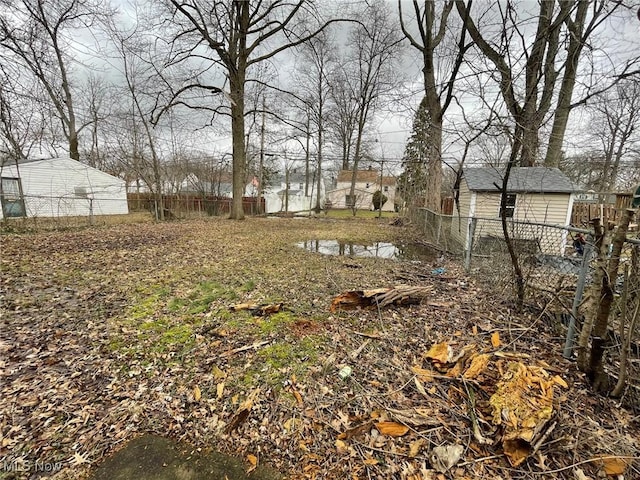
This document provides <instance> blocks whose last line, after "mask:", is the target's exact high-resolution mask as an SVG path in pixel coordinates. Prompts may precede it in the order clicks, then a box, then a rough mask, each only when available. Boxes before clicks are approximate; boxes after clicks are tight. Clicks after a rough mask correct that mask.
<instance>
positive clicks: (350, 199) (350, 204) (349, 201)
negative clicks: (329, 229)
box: [344, 195, 356, 207]
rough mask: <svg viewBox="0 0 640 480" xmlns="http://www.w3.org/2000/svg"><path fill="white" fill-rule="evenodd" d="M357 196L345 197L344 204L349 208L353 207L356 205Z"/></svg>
mask: <svg viewBox="0 0 640 480" xmlns="http://www.w3.org/2000/svg"><path fill="white" fill-rule="evenodd" d="M355 203H356V202H355V195H353V196H351V195H345V196H344V204H345V206H347V207H353V206H354V205H355Z"/></svg>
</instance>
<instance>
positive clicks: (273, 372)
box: [258, 336, 319, 383]
mask: <svg viewBox="0 0 640 480" xmlns="http://www.w3.org/2000/svg"><path fill="white" fill-rule="evenodd" d="M318 340H319V338H318V337H313V338H312V337H310V336H309V337H305V338H302V339H300V340H299V341H298V342H296V343H294V344H292V343H283V342H282V343H280V342H279V343H274V344H273V345H270V346H268V347H266V348H263V349H262V350H260V351H259V352H258V356H259V357H260V359H261V360H262V361H263V362H264V365H265V367H264V369H265V370H266V373H267V381H269V382H270V383H272V382H273V383H276V382H280V381H281V380H283V379H285V378H289V377H290V376H291V375H294V374H295V375H296V376H297V377H299V378H303V377H304V376H305V373H306V371H307V369H308V367H309V366H310V365H313V364H314V363H315V362H316V360H317V359H318V349H317V344H318V343H319V342H318Z"/></svg>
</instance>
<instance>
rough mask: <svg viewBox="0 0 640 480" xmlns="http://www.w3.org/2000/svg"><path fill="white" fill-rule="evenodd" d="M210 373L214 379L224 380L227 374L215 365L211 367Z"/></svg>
mask: <svg viewBox="0 0 640 480" xmlns="http://www.w3.org/2000/svg"><path fill="white" fill-rule="evenodd" d="M211 373H212V374H213V378H214V379H215V380H224V379H225V378H227V374H226V373H224V371H222V370H221V369H220V368H219V367H218V366H217V365H214V366H213V368H212V369H211Z"/></svg>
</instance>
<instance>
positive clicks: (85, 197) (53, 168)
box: [0, 157, 129, 218]
mask: <svg viewBox="0 0 640 480" xmlns="http://www.w3.org/2000/svg"><path fill="white" fill-rule="evenodd" d="M0 180H1V181H0V201H1V203H2V208H1V209H0V218H5V217H25V216H26V217H65V216H88V215H90V214H93V215H117V214H127V213H129V208H128V206H127V189H126V184H125V181H124V180H122V179H120V178H118V177H114V176H113V175H109V174H108V173H105V172H103V171H101V170H98V169H96V168H93V167H90V166H89V165H85V164H83V163H80V162H78V161H76V160H73V159H71V158H69V157H61V158H49V159H45V160H41V159H25V160H20V161H19V162H18V164H17V165H16V164H15V162H10V163H8V164H4V165H2V166H0Z"/></svg>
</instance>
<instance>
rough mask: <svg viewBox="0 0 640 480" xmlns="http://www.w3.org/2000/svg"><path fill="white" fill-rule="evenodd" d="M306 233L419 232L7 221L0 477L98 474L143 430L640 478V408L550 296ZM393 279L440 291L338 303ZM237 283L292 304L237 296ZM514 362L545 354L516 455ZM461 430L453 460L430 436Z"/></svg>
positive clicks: (323, 466)
mask: <svg viewBox="0 0 640 480" xmlns="http://www.w3.org/2000/svg"><path fill="white" fill-rule="evenodd" d="M311 240H338V241H341V242H345V243H346V244H349V243H355V244H360V245H373V244H374V243H375V242H392V243H395V244H397V245H399V246H400V250H401V251H405V252H406V251H409V250H410V248H409V246H411V245H412V244H413V243H414V242H415V240H416V235H415V234H414V233H412V232H411V231H410V230H408V229H406V228H402V227H394V226H390V225H389V224H388V220H384V219H383V221H381V222H379V221H377V220H376V219H331V218H317V219H316V218H305V219H284V218H280V219H270V218H259V219H257V218H251V219H247V220H245V221H243V222H234V221H230V220H225V219H206V220H197V221H195V220H194V221H180V222H169V223H164V224H151V223H145V224H129V225H116V226H101V227H96V228H86V229H79V230H69V231H62V232H43V233H29V234H10V235H2V237H0V242H1V246H0V255H1V257H0V261H1V264H0V267H1V277H0V301H1V306H0V308H1V311H0V313H1V314H2V317H1V320H0V322H1V328H0V389H1V392H0V393H1V394H2V402H1V403H0V478H11V479H13V478H43V477H51V478H54V479H78V480H79V479H86V478H88V477H89V476H90V475H92V474H95V472H96V468H98V467H99V465H101V464H103V462H104V461H105V460H106V459H108V457H109V456H110V455H112V454H113V453H114V452H116V451H119V450H121V449H122V448H123V447H124V446H125V445H126V444H127V443H128V442H130V441H131V440H133V439H136V438H138V437H140V436H141V435H143V434H154V435H159V436H162V437H165V438H170V439H172V440H176V441H181V442H186V443H187V444H189V445H192V446H193V448H194V449H199V448H200V449H207V448H212V449H215V450H217V451H220V452H223V453H227V454H230V455H234V456H236V457H237V458H239V459H241V461H242V462H244V465H245V467H246V470H247V471H249V470H252V469H253V468H254V467H255V466H260V465H263V464H268V465H270V466H271V467H273V468H274V469H275V470H277V471H279V472H282V473H284V474H285V475H286V476H287V477H288V478H293V479H297V478H300V479H303V478H307V479H314V478H317V479H325V478H326V479H333V478H336V479H340V478H353V479H355V478H362V479H369V478H379V479H388V478H398V479H415V480H417V479H448V478H452V479H453V478H456V479H473V478H491V479H498V478H500V479H504V480H507V479H534V478H537V479H539V478H567V479H577V480H584V479H588V478H592V479H595V478H597V477H599V476H606V475H607V474H609V476H610V477H611V478H614V477H615V476H617V475H624V478H629V479H633V478H640V444H639V441H640V440H639V439H640V406H638V407H637V408H635V410H634V408H633V406H631V407H630V408H623V407H622V406H621V405H620V402H619V401H617V400H613V399H608V398H605V397H600V396H596V395H593V394H592V393H591V391H590V389H589V386H588V384H587V383H586V382H585V380H584V378H583V377H582V375H581V374H579V372H577V371H576V368H575V364H574V363H573V362H570V361H567V360H564V359H563V358H562V356H561V352H562V344H563V338H562V335H561V334H560V333H558V331H557V328H556V326H554V325H551V324H550V322H548V320H547V319H546V317H545V315H544V313H542V312H539V311H536V310H528V311H526V312H525V313H522V314H516V313H514V312H513V310H512V309H511V307H510V303H509V301H508V299H503V298H502V296H501V295H498V294H496V293H495V292H493V291H492V290H491V288H490V287H489V286H486V285H481V284H480V283H478V282H477V281H475V280H474V279H472V278H468V277H467V276H466V275H464V273H463V271H462V269H461V268H460V267H459V260H457V259H454V258H447V257H445V256H442V255H440V254H439V253H437V252H433V253H432V254H431V255H430V256H428V257H417V256H413V257H408V258H403V259H400V260H393V259H381V258H376V257H350V256H329V255H322V254H319V253H313V252H309V251H305V250H304V249H301V248H298V247H297V246H296V243H298V242H304V241H311ZM345 251H346V252H347V253H348V252H349V248H348V247H347V248H346V249H345ZM397 285H410V286H416V287H424V289H425V291H427V292H428V294H427V295H426V296H425V297H424V298H423V301H422V303H421V304H419V305H410V306H397V305H390V306H387V307H384V308H373V309H359V310H353V311H335V312H331V311H330V305H331V302H332V299H333V298H334V297H336V296H337V295H339V294H341V293H343V292H345V291H349V290H363V289H371V288H378V287H393V286H397ZM242 303H250V304H268V305H276V306H278V307H279V308H280V311H279V312H278V313H274V314H271V315H267V316H263V317H259V316H253V315H252V314H251V313H250V312H249V311H248V310H237V311H231V310H230V307H231V306H234V305H238V304H242ZM438 346H440V347H442V348H444V351H445V352H446V353H445V355H444V357H442V356H439V355H436V354H434V353H433V352H434V348H436V347H438ZM436 350H437V348H436ZM474 359H476V360H478V359H481V360H482V361H483V362H484V363H482V365H480V363H479V362H476V360H474ZM465 362H466V363H465ZM470 365H473V366H474V369H475V370H474V371H473V373H470V372H471V367H470ZM476 367H477V368H476ZM516 367H517V368H523V369H525V370H526V371H527V372H534V374H532V375H533V377H532V378H533V379H532V382H533V383H532V385H534V387H535V389H534V387H531V388H532V390H531V392H530V395H528V397H527V398H525V400H526V401H527V402H528V403H529V408H530V413H531V418H529V419H527V422H531V423H532V425H535V426H534V427H532V428H533V429H537V426H538V425H539V426H540V428H541V429H540V430H537V431H536V432H535V437H534V439H535V442H532V444H531V445H523V444H522V442H521V441H520V440H518V442H519V443H518V445H517V448H516V449H517V451H518V455H520V452H525V453H524V457H522V458H520V459H519V460H517V462H516V463H518V464H517V465H516V466H514V457H512V456H505V448H506V447H505V445H506V444H505V443H504V442H505V438H506V437H508V435H509V424H510V423H513V424H514V425H515V424H516V423H517V419H515V416H517V415H518V414H520V413H521V412H517V411H515V410H512V412H511V413H510V414H508V415H506V416H505V408H506V407H504V406H503V411H502V412H498V414H497V418H496V414H495V411H492V409H495V405H496V401H495V399H496V398H497V397H496V396H495V395H496V394H499V393H500V392H501V389H502V390H504V388H502V387H504V386H505V381H504V379H505V378H506V377H505V375H506V376H508V375H509V372H512V371H514V368H516ZM456 368H457V369H458V370H456ZM527 369H528V370H527ZM523 371H524V370H523ZM530 376H531V375H530ZM530 380H531V378H530ZM541 399H548V400H549V403H548V404H545V405H542V403H541V402H542V400H541ZM542 407H544V408H542ZM501 413H502V416H504V417H505V418H504V419H503V420H502V422H501V419H500V416H501ZM534 417H535V418H534ZM532 418H533V420H532ZM543 424H544V425H543ZM543 427H544V428H543ZM542 428H543V429H542ZM453 446H455V447H456V449H459V451H458V452H457V455H454V456H453V458H452V459H451V462H450V463H451V465H443V463H445V464H446V463H447V462H446V461H444V460H443V459H442V458H441V457H440V456H439V455H438V452H441V451H442V450H438V449H437V447H443V448H445V447H446V448H449V447H453ZM458 446H459V447H458ZM451 451H452V450H451Z"/></svg>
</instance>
